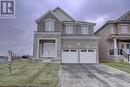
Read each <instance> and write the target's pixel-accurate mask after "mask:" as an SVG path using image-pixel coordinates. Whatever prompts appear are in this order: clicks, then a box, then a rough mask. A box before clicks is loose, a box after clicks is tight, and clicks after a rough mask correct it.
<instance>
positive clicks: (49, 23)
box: [45, 18, 55, 32]
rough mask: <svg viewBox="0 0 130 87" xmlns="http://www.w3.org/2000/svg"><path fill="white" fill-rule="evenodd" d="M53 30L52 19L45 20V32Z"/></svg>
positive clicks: (53, 22)
mask: <svg viewBox="0 0 130 87" xmlns="http://www.w3.org/2000/svg"><path fill="white" fill-rule="evenodd" d="M54 30H55V21H54V19H51V18H49V19H47V20H45V31H47V32H49V31H54Z"/></svg>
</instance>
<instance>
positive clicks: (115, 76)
mask: <svg viewBox="0 0 130 87" xmlns="http://www.w3.org/2000/svg"><path fill="white" fill-rule="evenodd" d="M58 86H59V87H130V75H129V74H127V73H125V72H123V71H120V70H117V69H114V68H111V67H108V66H106V65H100V64H98V65H94V64H89V65H87V64H81V65H78V64H64V65H61V67H60V71H59V81H58Z"/></svg>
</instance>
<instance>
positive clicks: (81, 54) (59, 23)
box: [33, 7, 99, 63]
mask: <svg viewBox="0 0 130 87" xmlns="http://www.w3.org/2000/svg"><path fill="white" fill-rule="evenodd" d="M36 23H37V31H35V32H34V45H33V59H35V60H39V61H43V62H56V63H98V61H99V59H98V41H99V38H98V37H95V36H94V28H93V27H94V26H95V23H90V22H85V21H76V20H75V19H73V18H72V17H71V16H69V15H68V14H67V13H66V12H64V11H63V10H62V9H61V8H59V7H57V8H56V9H54V10H49V11H48V12H47V13H45V14H44V15H42V16H41V17H40V18H39V19H37V20H36Z"/></svg>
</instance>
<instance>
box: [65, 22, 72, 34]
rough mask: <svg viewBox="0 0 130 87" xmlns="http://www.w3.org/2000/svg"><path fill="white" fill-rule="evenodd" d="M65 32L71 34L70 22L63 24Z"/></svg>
mask: <svg viewBox="0 0 130 87" xmlns="http://www.w3.org/2000/svg"><path fill="white" fill-rule="evenodd" d="M65 32H66V34H73V25H72V24H67V25H66V26H65Z"/></svg>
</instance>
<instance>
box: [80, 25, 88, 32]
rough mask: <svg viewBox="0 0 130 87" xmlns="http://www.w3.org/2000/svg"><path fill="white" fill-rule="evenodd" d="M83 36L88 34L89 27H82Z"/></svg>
mask: <svg viewBox="0 0 130 87" xmlns="http://www.w3.org/2000/svg"><path fill="white" fill-rule="evenodd" d="M81 34H88V27H87V26H81Z"/></svg>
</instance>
